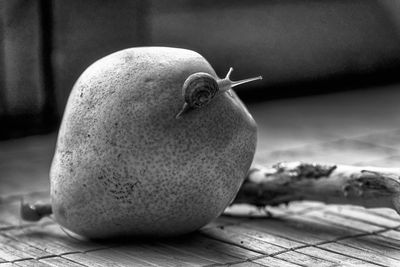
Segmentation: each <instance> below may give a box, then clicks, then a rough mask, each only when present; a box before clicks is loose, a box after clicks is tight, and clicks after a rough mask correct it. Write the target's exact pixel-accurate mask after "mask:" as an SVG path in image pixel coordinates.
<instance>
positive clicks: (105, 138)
mask: <svg viewBox="0 0 400 267" xmlns="http://www.w3.org/2000/svg"><path fill="white" fill-rule="evenodd" d="M195 72H207V73H209V74H211V75H212V76H214V77H216V78H217V76H216V74H215V72H214V70H213V69H212V67H211V66H210V64H209V63H208V62H207V61H206V60H205V59H204V58H203V57H202V56H201V55H199V54H198V53H196V52H193V51H190V50H184V49H177V48H165V47H143V48H130V49H126V50H122V51H119V52H116V53H113V54H111V55H109V56H106V57H104V58H102V59H100V60H98V61H97V62H95V63H94V64H93V65H91V66H90V67H89V68H88V69H87V70H86V71H85V72H84V73H83V74H82V75H81V77H80V78H79V79H78V81H77V82H76V84H75V85H74V88H73V89H72V92H71V95H70V97H69V100H68V104H67V107H66V110H65V113H64V117H63V121H62V124H61V128H60V131H59V136H58V141H57V148H56V152H55V156H54V159H53V163H52V167H51V171H50V180H51V198H52V206H53V211H54V214H55V217H56V220H57V222H59V223H60V224H61V225H63V226H64V227H66V228H67V229H69V230H71V231H74V232H76V233H78V234H81V235H84V236H87V237H90V238H107V237H116V236H121V235H146V236H168V235H177V234H182V233H187V232H190V231H194V230H196V229H198V228H200V227H202V226H203V225H205V224H206V223H208V222H209V221H211V220H212V219H214V218H216V217H217V216H218V215H220V214H221V213H222V212H223V210H224V208H225V207H226V206H227V205H228V204H229V203H230V202H231V201H232V199H233V198H234V196H235V195H236V193H237V191H238V190H239V187H240V185H241V183H242V181H243V179H244V177H245V174H246V172H247V171H248V169H249V167H250V164H251V162H252V159H253V156H254V151H255V146H256V124H255V122H254V120H253V118H252V117H251V115H250V114H249V113H248V111H247V110H246V108H245V107H244V105H243V104H242V103H241V101H240V100H239V99H238V98H237V97H236V95H234V96H233V97H231V96H229V95H228V94H227V93H223V94H220V95H219V96H217V97H216V98H214V99H213V100H212V101H211V103H210V104H209V105H207V106H205V107H203V108H201V109H197V110H191V111H190V112H188V113H187V114H184V116H183V117H182V118H181V119H176V118H175V116H176V114H177V113H178V112H179V111H180V109H181V108H182V105H183V103H184V99H183V97H182V85H183V83H184V81H185V79H186V78H187V77H188V76H189V75H190V74H193V73H195Z"/></svg>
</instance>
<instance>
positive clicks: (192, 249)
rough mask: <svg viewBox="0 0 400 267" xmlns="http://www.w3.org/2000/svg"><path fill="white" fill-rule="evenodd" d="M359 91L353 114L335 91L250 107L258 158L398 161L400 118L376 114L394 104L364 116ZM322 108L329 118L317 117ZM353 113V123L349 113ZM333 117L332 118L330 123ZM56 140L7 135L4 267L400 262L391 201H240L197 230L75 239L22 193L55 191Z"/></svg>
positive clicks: (0, 150)
mask: <svg viewBox="0 0 400 267" xmlns="http://www.w3.org/2000/svg"><path fill="white" fill-rule="evenodd" d="M391 92H392V91H391ZM393 94H397V92H395V91H394V92H392V95H391V96H388V99H387V101H386V102H385V103H386V104H387V103H388V101H389V102H390V101H391V98H392V97H394V95H393ZM370 95H371V97H370V98H367V99H366V100H365V99H364V102H363V103H365V105H367V106H369V105H370V104H371V103H372V102H373V101H376V99H377V96H376V95H374V93H370ZM352 97H353V98H352ZM333 98H334V97H333ZM356 98H357V94H351V93H350V94H347V95H346V99H350V100H348V101H349V102H346V103H348V104H346V103H341V107H342V108H341V109H340V110H342V113H343V114H342V113H341V112H340V110H339V111H337V110H335V112H333V110H334V108H333V106H332V110H331V111H332V112H330V109H329V103H330V101H335V100H334V99H333V100H332V97H331V98H326V99H325V97H318V98H305V99H300V100H297V101H296V102H292V101H291V100H287V101H281V102H279V101H278V102H273V103H268V105H265V106H258V105H254V106H250V111H251V112H252V113H253V114H254V116H255V118H256V120H257V122H258V123H259V125H260V138H259V139H260V144H261V145H260V146H261V147H262V149H259V150H258V152H257V155H256V161H257V162H258V163H262V164H272V163H274V162H277V161H280V160H287V161H291V160H299V159H301V160H307V161H308V160H310V161H313V160H318V161H324V162H326V161H329V162H336V163H345V164H357V165H377V166H393V165H395V164H396V162H397V161H398V160H399V159H400V142H399V141H400V130H399V129H397V128H396V127H392V125H393V123H387V124H384V123H385V122H381V121H379V120H375V121H374V119H375V117H374V116H376V117H377V118H378V117H379V116H381V117H382V116H384V115H385V114H386V115H385V116H386V117H385V118H387V120H390V119H392V121H393V120H395V119H397V118H394V117H392V118H390V116H387V114H392V113H388V110H387V109H385V107H389V105H381V106H380V107H379V108H377V109H376V110H372V111H371V110H370V109H368V111H369V112H368V114H366V115H365V114H364V115H363V116H364V117H362V116H361V115H360V114H361V113H365V110H366V109H363V107H362V106H361V107H360V106H357V107H353V109H352V107H351V105H352V103H353V101H354V99H356ZM324 99H325V100H324ZM338 99H342V98H341V97H339V96H338ZM368 99H370V101H371V103H370V102H368V101H369V100H368ZM324 101H325V102H324ZM294 103H296V104H295V105H297V106H296V108H293V105H294ZM310 103H311V104H313V103H314V105H311V104H310ZM316 106H317V111H318V112H319V114H320V116H319V117H315V115H314V114H316V113H318V112H316V111H315V109H316ZM318 107H319V110H318ZM360 109H361V111H360V112H359V110H360ZM372 109H373V108H372ZM283 110H286V111H285V112H286V113H285V112H283ZM307 112H308V113H307ZM349 112H350V113H351V112H353V113H351V114H353V121H351V118H349V117H348V116H347V117H345V115H346V114H349ZM357 112H358V113H357ZM371 112H375V113H371ZM331 113H332V114H331ZM282 114H283V115H282ZM321 114H322V115H321ZM334 114H335V115H334ZM354 114H358V115H357V116H354ZM371 114H375V115H374V116H372V117H371ZM398 114H400V110H399V113H398ZM278 115H280V116H289V117H290V121H292V124H290V123H289V125H287V124H283V123H281V120H282V118H281V117H278ZM331 115H332V116H331ZM309 116H311V118H309ZM329 116H331V117H330V122H329V125H330V126H329V125H328V124H324V123H325V122H326V118H327V117H328V118H329ZM335 116H336V117H335ZM337 117H339V118H337ZM307 118H309V119H308V120H307ZM300 119H301V125H300V123H299V120H300ZM360 121H364V122H365V123H361V122H360ZM343 125H350V126H347V128H346V127H343ZM371 125H372V126H371ZM329 127H331V128H329ZM268 128H269V129H272V130H271V131H266V129H268ZM279 129H280V130H279ZM294 129H296V131H295V130H294ZM271 140H273V141H271ZM54 143H55V134H52V135H48V136H35V137H29V138H24V139H19V140H13V141H3V142H0V267H5V266H220V265H232V266H354V265H358V266H400V215H398V214H397V213H396V212H395V211H393V210H390V209H369V210H367V209H364V208H361V207H354V206H336V205H325V204H323V203H319V202H307V201H304V202H293V203H290V204H289V205H287V206H286V205H282V206H278V207H268V208H266V209H255V208H253V207H249V206H235V207H232V208H231V209H230V210H229V213H228V215H225V216H221V217H220V218H218V219H216V220H215V221H213V222H211V223H210V224H208V225H207V226H205V227H204V228H202V229H201V230H199V231H197V232H195V233H192V234H190V235H187V236H182V237H178V238H172V239H164V240H134V239H131V240H124V241H121V242H116V241H113V242H103V243H99V242H93V241H88V240H82V239H76V237H75V236H72V237H71V236H69V235H67V234H66V233H65V232H64V231H63V229H61V228H60V227H59V226H58V225H57V224H56V223H54V222H53V221H52V220H51V219H49V218H46V219H44V220H43V221H41V222H40V223H26V222H23V221H21V220H20V219H19V213H18V211H19V205H20V201H21V197H23V198H24V199H25V200H27V201H29V200H38V199H46V198H48V186H49V184H48V174H47V173H48V168H49V164H50V161H51V157H52V154H53V150H54ZM229 214H230V215H229ZM232 214H235V216H233V215H232ZM74 237H75V238H74Z"/></svg>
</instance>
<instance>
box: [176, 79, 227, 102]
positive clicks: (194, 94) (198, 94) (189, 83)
mask: <svg viewBox="0 0 400 267" xmlns="http://www.w3.org/2000/svg"><path fill="white" fill-rule="evenodd" d="M182 90H183V92H182V93H183V97H184V98H185V102H186V103H187V104H188V105H189V107H190V108H200V107H202V106H205V105H207V104H208V103H209V102H210V101H211V100H212V99H213V98H214V96H215V95H216V94H217V93H218V90H219V87H218V83H217V81H216V79H215V78H214V77H213V76H211V75H210V74H208V73H205V72H198V73H194V74H192V75H190V76H189V77H188V78H187V79H186V81H185V83H184V84H183V87H182Z"/></svg>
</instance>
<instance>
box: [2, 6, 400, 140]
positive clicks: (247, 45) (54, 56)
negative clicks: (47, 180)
mask: <svg viewBox="0 0 400 267" xmlns="http://www.w3.org/2000/svg"><path fill="white" fill-rule="evenodd" d="M0 18H1V20H0V46H1V50H0V129H1V131H0V139H8V138H12V137H19V136H25V135H30V134H37V133H44V132H49V131H54V130H56V129H57V127H58V123H59V121H60V118H61V117H62V113H63V110H64V107H65V104H66V101H67V98H68V95H69V92H70V90H71V88H72V86H73V84H74V82H75V81H76V79H77V78H78V77H79V75H80V74H81V73H82V72H83V71H84V69H85V68H86V67H88V66H89V65H90V64H91V63H93V62H94V61H95V60H97V59H99V58H101V57H103V56H105V55H107V54H109V53H112V52H114V51H117V50H120V49H123V48H128V47H134V46H147V45H161V46H173V47H183V48H188V49H192V50H195V51H197V52H199V53H200V54H202V55H203V56H204V57H205V58H207V59H208V60H209V62H210V63H211V65H212V66H213V67H214V68H215V70H216V72H217V73H218V74H219V75H220V76H223V75H225V74H226V72H227V70H228V68H229V67H230V66H232V67H234V68H235V72H234V73H233V78H234V79H240V78H244V77H252V76H256V75H262V76H263V77H264V80H263V81H262V82H257V83H252V84H249V86H246V87H245V89H240V88H239V89H238V93H239V95H240V97H241V98H242V99H243V100H244V101H245V102H247V103H251V102H255V101H260V100H271V99H276V98H287V97H294V96H296V97H298V96H305V95H311V94H326V93H332V92H337V91H343V90H350V89H359V90H360V89H365V88H370V87H371V86H376V85H381V84H393V83H396V82H398V81H399V79H400V78H399V77H400V75H398V72H399V70H400V1H394V0H353V1H347V0H329V1H317V0H286V1H278V0H268V1H261V0H252V1H238V0H229V1H227V0H221V1H204V0H175V1H161V0H136V1H132V0H119V1H105V0H85V1H68V0H35V1H32V0H0Z"/></svg>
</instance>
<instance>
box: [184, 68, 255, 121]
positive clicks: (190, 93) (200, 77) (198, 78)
mask: <svg viewBox="0 0 400 267" xmlns="http://www.w3.org/2000/svg"><path fill="white" fill-rule="evenodd" d="M232 71H233V68H232V67H231V68H230V69H229V71H228V73H227V74H226V76H225V78H223V79H217V80H216V79H215V78H214V77H213V76H211V75H210V74H208V73H205V72H196V73H194V74H192V75H190V76H189V77H188V78H187V79H186V80H185V82H184V84H183V86H182V96H183V98H184V99H185V103H184V104H183V107H182V109H181V111H179V113H178V114H177V115H176V118H177V119H179V118H181V116H182V115H183V114H184V113H186V112H188V111H189V110H191V109H197V108H201V107H203V106H205V105H207V104H208V103H210V101H211V100H212V99H213V98H214V97H216V96H217V95H218V94H221V93H228V94H229V95H230V96H232V92H231V90H232V88H233V87H235V86H238V85H240V84H244V83H248V82H252V81H256V80H261V79H262V76H257V77H254V78H248V79H243V80H240V81H231V79H230V76H231V73H232Z"/></svg>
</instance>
